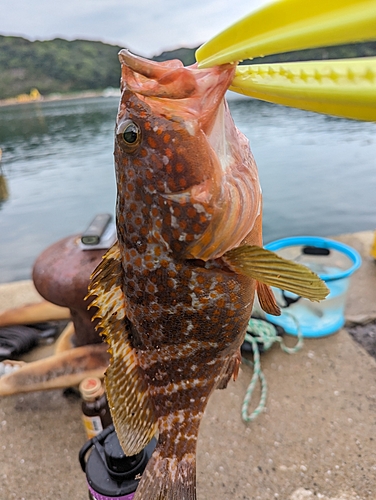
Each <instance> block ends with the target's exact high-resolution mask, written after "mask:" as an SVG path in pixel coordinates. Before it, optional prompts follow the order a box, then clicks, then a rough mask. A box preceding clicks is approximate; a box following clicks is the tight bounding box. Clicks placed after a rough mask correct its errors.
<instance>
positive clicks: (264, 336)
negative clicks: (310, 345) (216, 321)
mask: <svg viewBox="0 0 376 500" xmlns="http://www.w3.org/2000/svg"><path fill="white" fill-rule="evenodd" d="M284 314H288V315H289V316H290V317H291V319H292V320H293V321H294V323H295V325H296V327H297V332H298V340H297V343H296V345H295V346H294V347H287V346H286V345H285V343H284V342H283V339H282V338H281V337H280V336H279V335H278V334H277V329H276V328H275V326H274V325H272V324H271V323H269V322H267V321H264V320H262V319H255V318H251V319H250V320H249V322H248V327H247V333H246V334H245V339H244V340H246V341H247V342H249V343H250V344H251V346H252V350H253V362H252V361H249V360H248V359H246V358H244V357H243V359H242V360H243V363H245V364H246V365H248V366H251V367H253V375H252V379H251V382H250V384H249V385H248V388H247V391H246V393H245V396H244V400H243V405H242V419H243V420H244V422H253V421H254V420H255V419H256V418H257V417H258V416H259V415H260V413H261V412H263V411H264V409H265V404H266V397H267V393H268V386H267V383H266V378H265V375H264V373H263V371H262V369H261V363H260V350H259V344H261V345H262V346H263V349H264V350H265V351H266V350H268V349H270V347H271V346H272V345H273V344H274V342H278V343H279V345H280V347H281V349H282V350H283V351H284V352H286V353H288V354H294V353H296V352H298V351H300V349H301V348H302V347H303V344H304V340H303V335H302V332H301V330H300V326H299V323H298V321H297V319H296V318H295V317H294V316H293V315H292V314H290V313H287V312H285V313H284ZM258 380H260V384H261V396H260V401H259V404H258V405H257V408H256V409H255V410H253V412H252V413H251V414H249V406H250V403H251V399H252V394H253V391H254V389H255V387H256V384H257V381H258Z"/></svg>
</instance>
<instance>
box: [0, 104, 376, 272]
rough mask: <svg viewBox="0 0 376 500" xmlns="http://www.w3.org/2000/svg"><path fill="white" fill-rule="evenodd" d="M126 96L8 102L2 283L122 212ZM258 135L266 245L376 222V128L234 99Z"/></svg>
mask: <svg viewBox="0 0 376 500" xmlns="http://www.w3.org/2000/svg"><path fill="white" fill-rule="evenodd" d="M117 105H118V100H117V99H116V98H107V99H104V98H96V99H80V100H72V101H56V102H48V103H30V104H26V105H22V106H12V107H6V108H0V147H1V148H2V149H3V162H2V174H3V176H5V180H6V183H7V188H8V193H9V197H8V199H6V200H3V201H0V282H8V281H13V280H19V279H26V278H29V277H30V276H31V269H32V265H33V262H34V261H35V259H36V257H37V256H38V255H39V254H40V253H41V252H42V251H43V250H44V249H45V248H46V247H47V246H49V245H51V244H52V243H54V242H55V241H57V240H59V239H61V238H63V237H65V236H69V235H71V234H76V233H80V232H81V231H82V230H83V229H84V228H85V227H86V226H87V225H88V223H89V222H90V220H91V219H92V218H93V217H94V215H95V214H97V213H100V212H110V213H113V212H114V207H115V196H116V192H115V180H114V168H113V135H114V122H115V116H116V110H117ZM230 107H231V110H232V113H233V116H234V119H235V122H236V123H237V125H238V127H239V128H240V129H241V130H242V131H243V132H244V133H245V134H246V135H247V137H248V138H249V139H250V143H251V148H252V151H253V153H254V156H255V158H256V161H257V164H258V167H259V173H260V179H261V183H262V188H263V195H264V239H265V242H269V241H271V240H274V239H277V238H280V237H284V236H292V235H303V234H306V235H318V236H329V235H335V234H340V233H345V232H354V231H360V230H365V229H374V228H375V227H376V203H375V187H376V124H375V123H362V122H355V121H350V120H343V119H336V118H330V117H325V116H322V115H317V114H314V113H308V112H304V111H300V110H294V109H289V108H285V107H282V106H276V105H271V104H267V103H262V102H258V101H253V100H248V99H246V100H244V99H242V100H239V101H237V100H231V102H230Z"/></svg>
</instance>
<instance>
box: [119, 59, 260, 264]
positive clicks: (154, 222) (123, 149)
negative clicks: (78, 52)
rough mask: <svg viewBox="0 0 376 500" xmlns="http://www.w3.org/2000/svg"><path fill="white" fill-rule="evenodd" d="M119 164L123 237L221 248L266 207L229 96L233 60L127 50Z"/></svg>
mask: <svg viewBox="0 0 376 500" xmlns="http://www.w3.org/2000/svg"><path fill="white" fill-rule="evenodd" d="M119 58H120V62H121V65H122V78H121V90H122V96H121V101H120V105H119V110H118V116H117V122H116V138H115V164H116V179H117V187H118V201H117V220H118V232H119V240H120V242H122V241H124V242H125V243H126V245H127V246H128V247H134V249H135V250H137V251H139V252H141V253H143V252H146V249H147V248H148V246H149V247H150V245H157V246H159V248H162V250H164V251H166V252H170V253H172V254H173V255H174V256H175V257H176V258H192V259H202V260H204V261H206V260H209V259H214V258H218V257H220V256H221V255H223V254H224V253H225V252H226V251H227V250H229V249H231V248H233V247H236V246H238V245H239V244H240V243H241V242H242V241H243V240H244V238H245V237H246V236H247V235H248V234H249V233H250V231H251V230H252V228H253V227H254V225H255V221H256V219H257V217H258V215H259V214H260V210H261V191H260V186H259V181H258V175H257V168H256V165H255V162H254V160H253V157H252V155H251V153H250V150H249V145H248V141H247V139H246V138H245V137H244V136H243V134H241V133H240V132H239V131H238V130H237V128H236V127H235V125H234V122H233V120H232V118H231V115H230V112H229V110H228V107H227V103H226V101H225V99H224V95H225V92H226V90H227V89H228V87H229V85H230V83H231V80H232V78H233V75H234V71H235V67H234V66H233V65H224V66H218V67H214V68H209V69H198V68H197V65H192V66H189V67H184V66H183V64H182V63H181V62H180V61H177V60H173V61H166V62H163V63H157V62H154V61H150V60H146V59H143V58H141V57H138V56H134V55H132V54H131V53H130V52H128V51H127V50H122V51H121V52H120V54H119Z"/></svg>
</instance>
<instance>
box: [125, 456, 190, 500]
mask: <svg viewBox="0 0 376 500" xmlns="http://www.w3.org/2000/svg"><path fill="white" fill-rule="evenodd" d="M133 500H196V454H195V453H187V454H185V455H183V456H182V457H180V458H178V457H166V456H163V452H162V450H160V449H158V447H157V448H156V449H155V451H154V453H153V455H152V456H151V458H150V460H149V462H148V465H147V467H146V469H145V470H144V472H143V474H142V478H141V481H140V484H139V485H138V488H137V491H136V495H135V497H134V499H133Z"/></svg>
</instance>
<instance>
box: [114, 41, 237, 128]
mask: <svg viewBox="0 0 376 500" xmlns="http://www.w3.org/2000/svg"><path fill="white" fill-rule="evenodd" d="M119 60H120V63H121V91H122V92H124V91H125V90H128V91H131V92H133V93H135V94H137V96H138V97H139V98H140V99H141V100H142V101H144V102H145V103H146V104H148V106H150V108H151V109H152V110H153V111H154V110H155V111H156V112H157V113H161V108H162V109H163V112H162V114H164V115H165V116H167V117H168V118H169V119H171V120H174V119H175V117H177V116H178V117H179V119H180V120H183V121H185V122H186V125H187V130H188V132H190V133H191V134H195V133H196V130H197V129H196V126H194V125H193V124H197V126H198V127H199V128H201V129H202V130H203V131H204V132H205V133H206V134H208V133H210V130H211V128H212V126H213V123H214V120H215V117H216V113H217V110H218V108H219V106H220V104H221V102H222V100H223V97H224V95H225V92H226V91H227V89H228V88H229V86H230V84H231V81H232V79H233V77H234V74H235V65H232V64H224V65H222V66H215V67H213V68H208V69H198V67H197V63H196V64H193V65H191V66H184V65H183V63H182V62H181V61H179V60H169V61H164V62H155V61H150V60H148V59H144V58H142V57H139V56H135V55H134V54H132V53H131V52H129V51H128V50H127V49H122V50H121V51H120V52H119ZM161 104H162V106H161Z"/></svg>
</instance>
